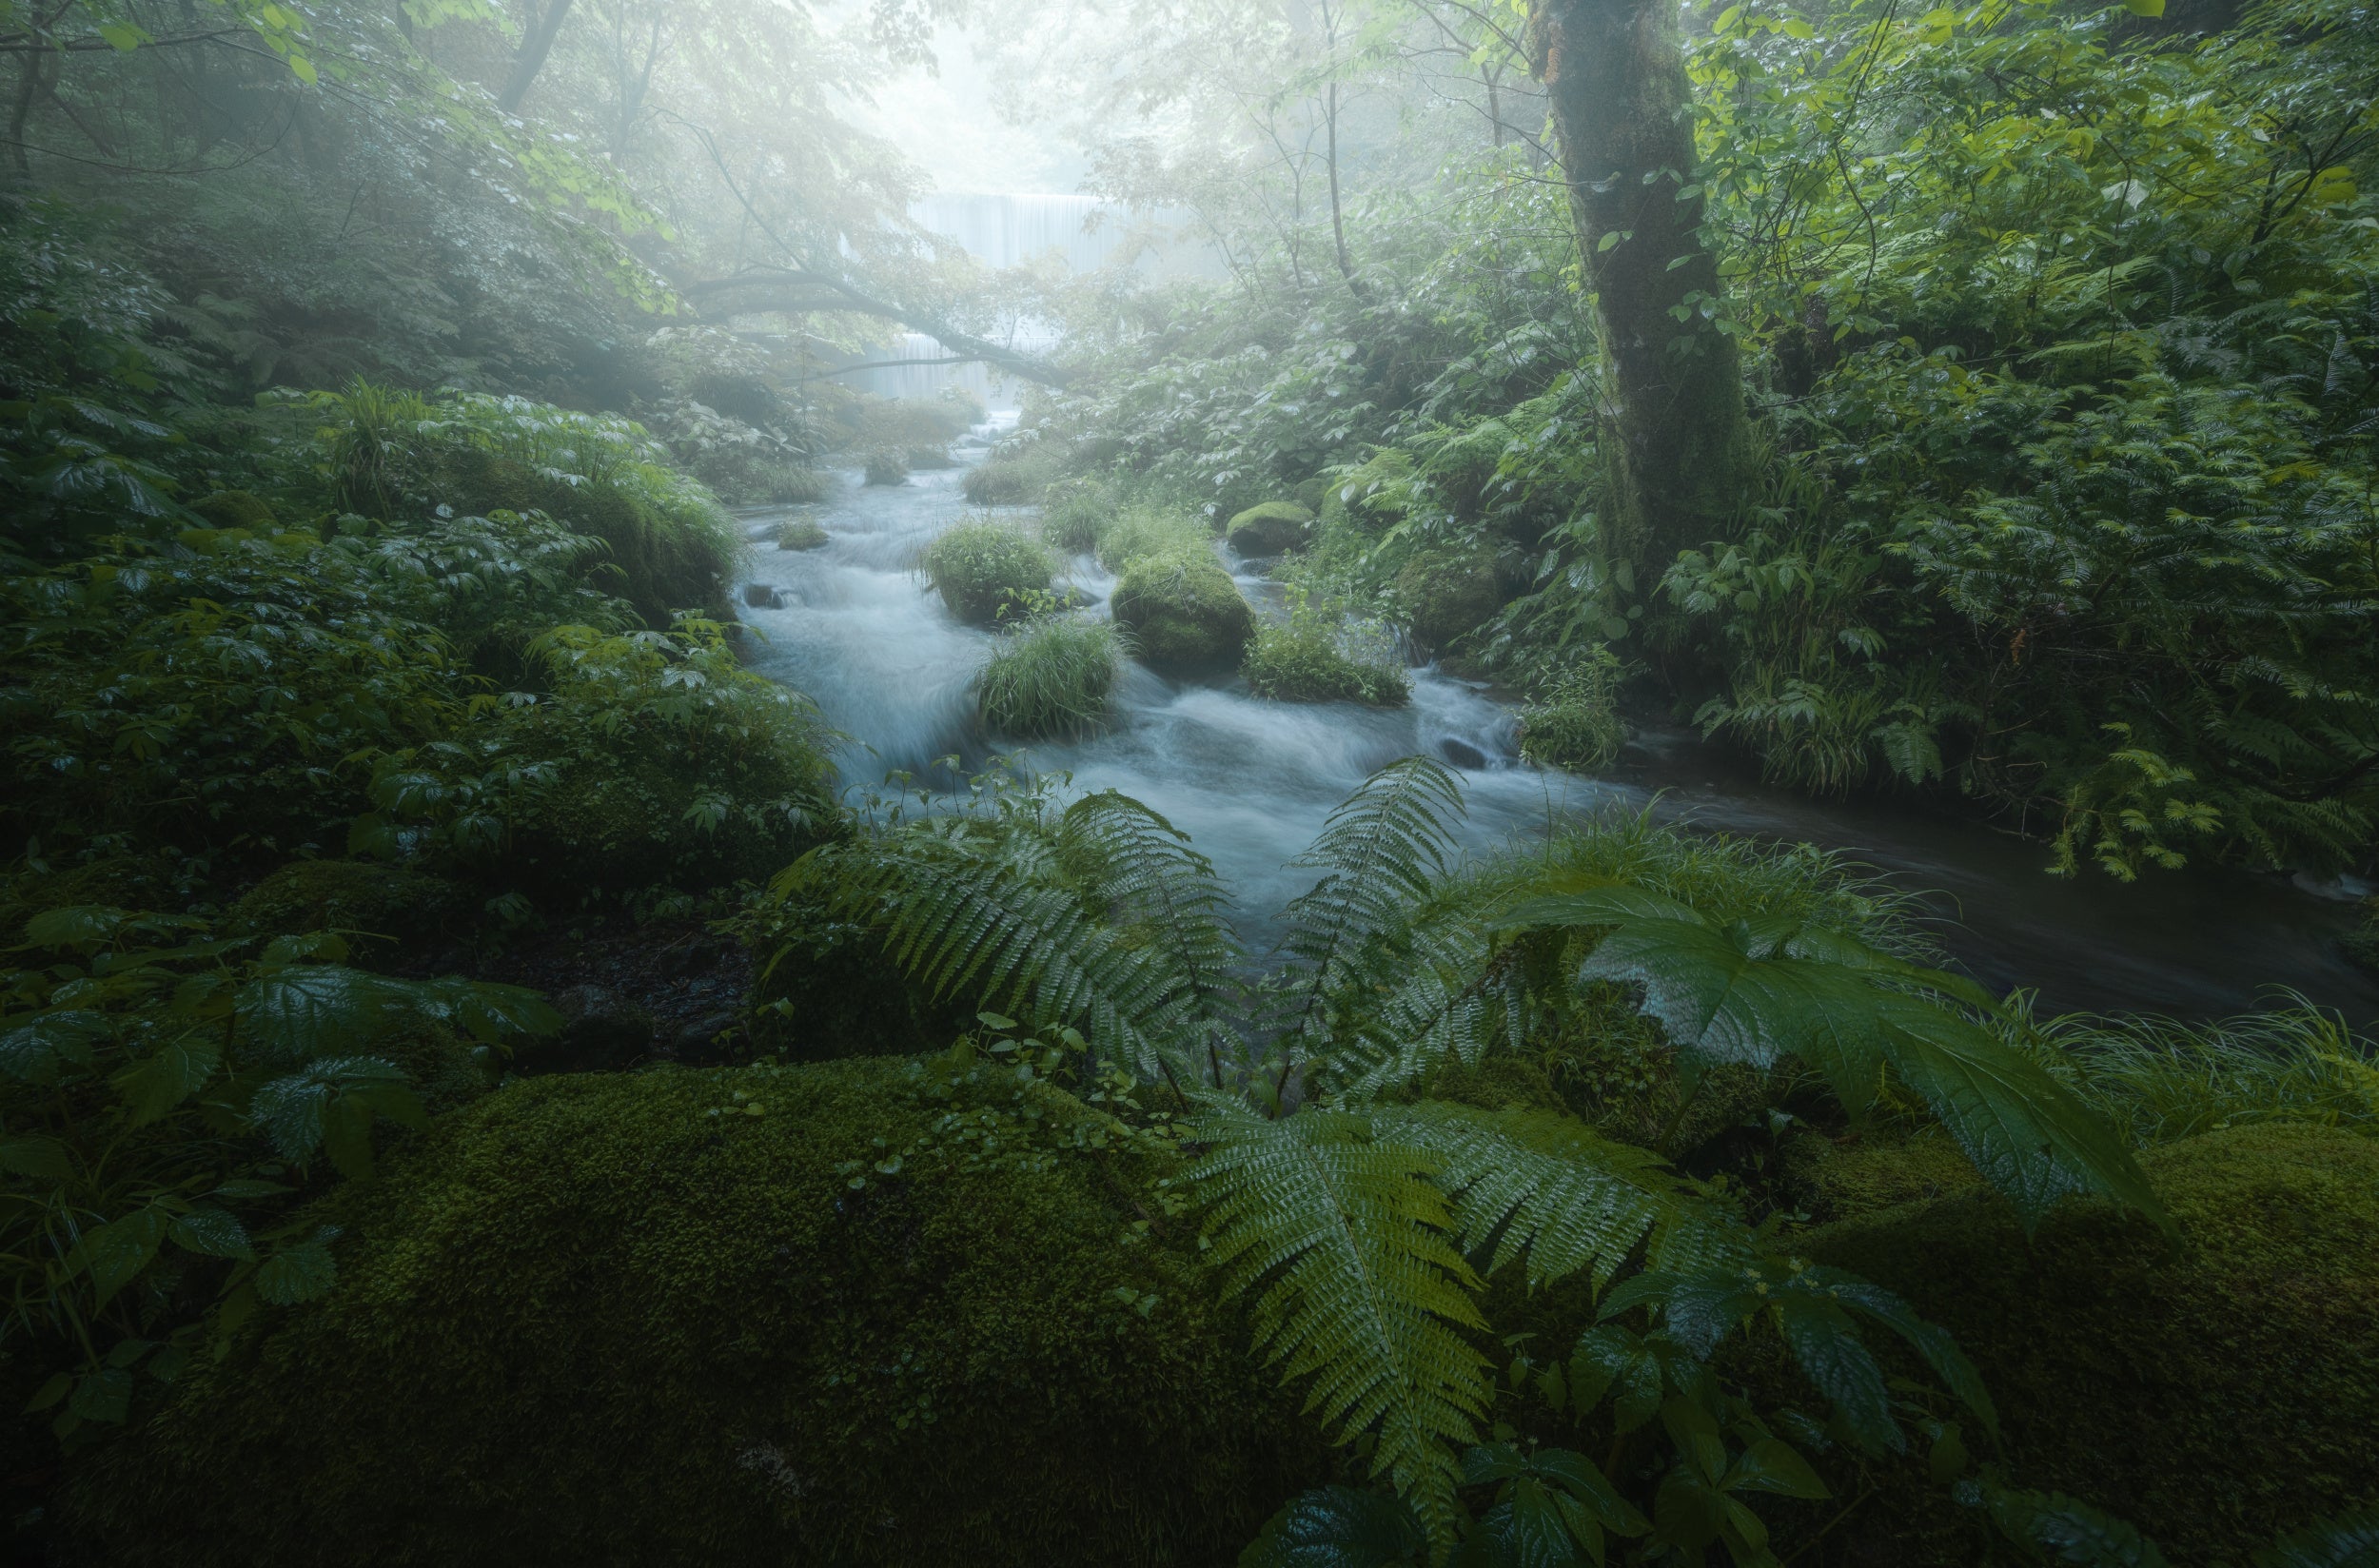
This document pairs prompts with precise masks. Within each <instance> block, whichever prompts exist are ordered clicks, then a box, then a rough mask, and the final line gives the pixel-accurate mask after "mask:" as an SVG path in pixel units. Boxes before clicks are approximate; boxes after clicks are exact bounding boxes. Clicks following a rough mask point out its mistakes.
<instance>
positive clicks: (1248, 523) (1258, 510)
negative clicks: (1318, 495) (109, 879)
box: [1224, 500, 1313, 556]
mask: <svg viewBox="0 0 2379 1568" xmlns="http://www.w3.org/2000/svg"><path fill="white" fill-rule="evenodd" d="M1224 537H1225V538H1226V539H1228V540H1229V544H1230V547H1231V548H1232V549H1234V550H1236V551H1238V552H1239V553H1240V554H1241V555H1243V556H1278V555H1285V554H1287V553H1288V552H1289V551H1291V550H1302V549H1304V548H1305V547H1306V545H1307V544H1308V543H1310V542H1311V541H1312V539H1313V514H1312V512H1311V511H1309V510H1307V508H1305V507H1303V506H1300V505H1298V504H1297V503H1296V502H1295V501H1293V500H1268V501H1266V502H1264V503H1263V504H1262V505H1260V506H1250V507H1248V509H1247V510H1246V511H1244V512H1242V513H1240V514H1239V515H1238V516H1237V517H1235V518H1233V519H1230V526H1229V528H1228V529H1226V530H1225V531H1224Z"/></svg>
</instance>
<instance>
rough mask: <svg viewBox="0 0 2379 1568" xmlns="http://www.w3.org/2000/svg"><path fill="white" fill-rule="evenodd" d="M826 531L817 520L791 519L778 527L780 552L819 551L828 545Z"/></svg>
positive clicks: (778, 547)
mask: <svg viewBox="0 0 2379 1568" xmlns="http://www.w3.org/2000/svg"><path fill="white" fill-rule="evenodd" d="M826 538H827V536H826V529H825V526H824V525H823V524H822V523H820V522H819V521H818V520H817V519H816V518H791V519H787V520H785V521H783V522H780V523H778V524H777V549H779V550H817V549H823V548H824V547H825V544H826Z"/></svg>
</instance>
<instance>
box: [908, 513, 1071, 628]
mask: <svg viewBox="0 0 2379 1568" xmlns="http://www.w3.org/2000/svg"><path fill="white" fill-rule="evenodd" d="M1056 570H1057V563H1056V561H1054V560H1052V559H1051V558H1050V553H1049V551H1048V550H1047V549H1046V548H1045V547H1044V546H1043V545H1042V544H1041V542H1040V541H1039V540H1038V539H1033V538H1032V536H1031V535H1029V534H1026V533H1025V532H1024V531H1022V530H1021V529H1018V528H1013V527H1010V526H1009V525H1008V524H1006V523H1004V522H971V523H965V524H962V525H961V526H959V527H956V528H953V529H951V530H950V531H949V532H947V533H945V534H943V535H941V536H940V537H938V538H937V539H934V542H933V543H932V544H930V545H928V546H926V550H925V576H926V579H927V580H928V581H930V582H932V583H933V585H934V587H935V588H936V589H938V590H939V591H940V593H941V596H942V602H943V603H944V604H947V605H949V606H950V613H951V614H952V615H954V616H956V617H958V618H959V619H960V620H963V621H966V622H967V623H969V624H970V625H975V626H987V625H990V624H991V623H993V621H997V620H1015V619H1018V618H1021V617H1025V616H1028V615H1030V614H1032V609H1033V605H1034V596H1035V595H1045V594H1047V593H1048V591H1049V580H1050V578H1051V577H1052V575H1053V574H1054V573H1055V572H1056Z"/></svg>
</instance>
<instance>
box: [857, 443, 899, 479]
mask: <svg viewBox="0 0 2379 1568" xmlns="http://www.w3.org/2000/svg"><path fill="white" fill-rule="evenodd" d="M867 482H868V483H870V484H906V483H908V482H909V454H908V452H907V450H906V449H905V448H902V447H897V446H879V447H877V448H876V449H875V451H873V452H870V453H869V454H868V455H867Z"/></svg>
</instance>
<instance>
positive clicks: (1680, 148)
mask: <svg viewBox="0 0 2379 1568" xmlns="http://www.w3.org/2000/svg"><path fill="white" fill-rule="evenodd" d="M1530 39H1531V43H1532V46H1533V47H1532V53H1533V54H1534V56H1535V58H1534V60H1533V61H1532V62H1531V63H1532V64H1533V66H1534V67H1535V70H1536V74H1537V76H1538V77H1539V78H1540V79H1541V80H1542V81H1543V83H1544V86H1545V90H1546V92H1547V94H1548V95H1549V97H1550V99H1551V105H1552V110H1553V121H1554V127H1555V129H1556V130H1557V131H1558V133H1559V135H1560V140H1561V153H1562V168H1563V174H1564V176H1565V177H1566V180H1567V183H1568V186H1569V202H1570V211H1571V213H1572V215H1573V216H1574V218H1575V219H1576V222H1577V225H1578V239H1579V243H1580V245H1581V246H1582V247H1583V251H1584V253H1585V269H1586V278H1587V282H1588V284H1589V286H1590V287H1591V288H1592V289H1593V291H1594V295H1595V314H1596V320H1597V324H1598V326H1599V327H1600V329H1601V335H1602V354H1603V359H1604V367H1603V381H1604V400H1605V420H1606V422H1607V426H1608V429H1607V432H1606V434H1607V436H1608V437H1609V438H1610V439H1609V440H1608V441H1606V444H1607V445H1608V446H1609V447H1610V448H1611V449H1612V454H1613V457H1614V459H1615V469H1616V471H1615V474H1614V479H1615V480H1616V481H1617V482H1616V483H1615V485H1614V490H1615V499H1616V500H1617V502H1618V510H1619V512H1620V513H1621V515H1620V516H1619V517H1617V518H1614V519H1610V522H1611V524H1612V525H1614V526H1611V527H1609V528H1608V529H1607V531H1606V538H1608V539H1609V542H1610V546H1611V556H1612V559H1614V561H1618V560H1622V559H1623V560H1630V561H1633V562H1635V563H1636V564H1637V565H1638V566H1639V567H1640V568H1642V572H1640V575H1639V580H1640V581H1642V583H1643V585H1644V588H1645V589H1646V590H1647V591H1648V590H1649V589H1650V587H1651V586H1652V584H1653V583H1654V582H1656V581H1658V580H1659V576H1660V573H1661V570H1662V569H1664V568H1665V567H1666V566H1667V565H1668V563H1669V562H1670V561H1672V560H1674V559H1676V557H1677V553H1678V552H1679V551H1680V550H1684V549H1690V548H1693V547H1695V546H1697V545H1700V544H1701V543H1703V542H1704V541H1706V540H1708V539H1714V538H1716V537H1718V536H1719V535H1720V533H1721V532H1722V531H1723V527H1724V525H1725V523H1726V521H1727V519H1728V518H1729V517H1730V516H1731V515H1732V514H1733V513H1734V512H1735V510H1736V508H1737V507H1738V505H1739V504H1740V501H1741V500H1742V498H1743V494H1744V491H1745V490H1746V489H1747V488H1748V486H1749V484H1750V481H1751V479H1752V475H1751V471H1750V470H1751V464H1750V461H1749V452H1748V440H1747V438H1748V435H1749V431H1748V428H1747V427H1746V424H1745V421H1744V414H1743V387H1742V372H1741V367H1740V361H1739V358H1738V355H1737V353H1736V348H1735V340H1734V339H1733V338H1731V337H1729V336H1727V335H1726V334H1724V333H1721V332H1720V331H1719V330H1718V327H1717V325H1716V322H1715V319H1714V317H1715V313H1716V309H1717V305H1718V295H1719V274H1718V262H1717V259H1716V258H1715V257H1713V256H1712V255H1711V254H1710V252H1709V251H1708V250H1706V249H1704V248H1703V246H1702V244H1701V234H1700V228H1701V196H1700V194H1699V193H1697V194H1695V195H1693V196H1690V197H1685V198H1683V199H1680V193H1681V191H1682V189H1683V188H1684V187H1685V186H1687V185H1688V184H1689V183H1691V182H1692V180H1693V178H1694V162H1695V160H1694V139H1693V116H1692V110H1691V101H1692V100H1691V94H1692V85H1691V83H1690V82H1689V81H1688V80H1687V78H1686V75H1685V53H1684V45H1683V41H1682V39H1681V36H1680V34H1679V31H1678V22H1677V4H1676V0H1539V4H1538V7H1537V11H1536V15H1535V19H1534V22H1533V25H1532V26H1531V28H1530ZM1680 318H1682V319H1680Z"/></svg>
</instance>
